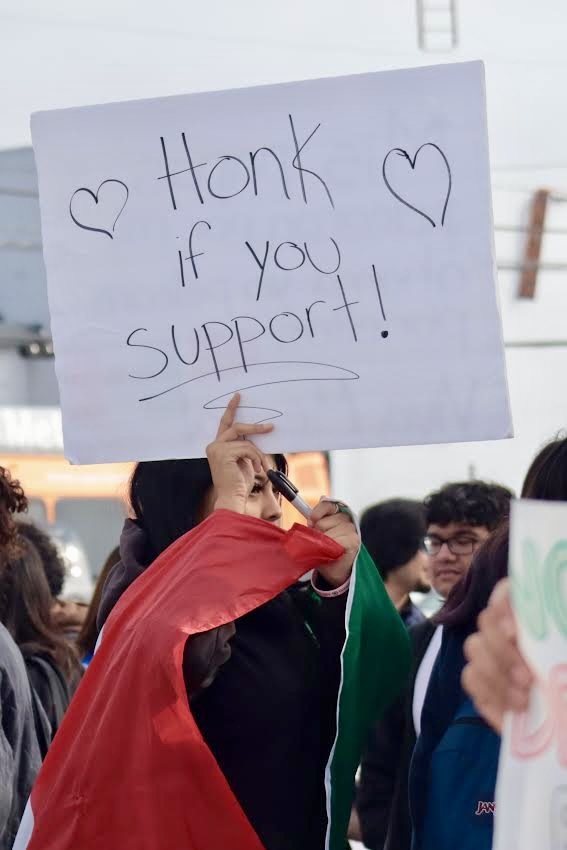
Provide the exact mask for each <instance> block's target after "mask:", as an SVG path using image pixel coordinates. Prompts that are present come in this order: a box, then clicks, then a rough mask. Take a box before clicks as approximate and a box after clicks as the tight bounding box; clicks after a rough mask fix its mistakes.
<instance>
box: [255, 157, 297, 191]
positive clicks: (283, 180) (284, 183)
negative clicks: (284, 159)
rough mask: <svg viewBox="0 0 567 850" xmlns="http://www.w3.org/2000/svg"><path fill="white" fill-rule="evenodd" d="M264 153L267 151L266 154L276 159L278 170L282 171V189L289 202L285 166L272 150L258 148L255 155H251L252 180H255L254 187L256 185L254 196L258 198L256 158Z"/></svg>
mask: <svg viewBox="0 0 567 850" xmlns="http://www.w3.org/2000/svg"><path fill="white" fill-rule="evenodd" d="M262 151H265V152H266V153H269V154H271V155H272V157H273V158H274V160H275V162H276V163H277V164H278V168H279V170H280V177H281V180H282V188H283V191H284V195H285V196H286V198H287V199H288V201H289V200H290V197H289V192H288V191H287V183H286V182H285V174H284V170H283V165H282V164H281V160H280V158H279V156H278V155H277V153H275V152H274V151H273V150H272V149H271V148H258V150H256V151H254V153H252V152H251V153H250V168H251V170H252V180H253V185H254V194H255V195H256V197H257V196H258V179H257V177H256V157H257V156H258V154H259V153H261V152H262Z"/></svg>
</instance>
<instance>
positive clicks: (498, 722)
mask: <svg viewBox="0 0 567 850" xmlns="http://www.w3.org/2000/svg"><path fill="white" fill-rule="evenodd" d="M461 683H462V686H463V689H464V690H465V691H466V693H468V694H470V695H471V697H472V698H473V701H474V704H475V705H476V707H477V709H478V711H479V712H480V714H482V716H483V717H484V719H485V720H487V721H488V723H490V725H491V726H492V728H493V729H495V731H496V732H498V734H501V733H502V720H503V717H504V704H503V700H502V699H501V698H500V697H499V696H498V694H497V693H496V692H495V691H494V690H493V689H492V688H491V683H487V682H485V681H484V680H482V679H481V678H479V676H478V674H477V671H476V670H474V669H473V668H472V667H471V665H470V664H469V665H467V666H466V667H465V669H464V670H463V672H462V675H461Z"/></svg>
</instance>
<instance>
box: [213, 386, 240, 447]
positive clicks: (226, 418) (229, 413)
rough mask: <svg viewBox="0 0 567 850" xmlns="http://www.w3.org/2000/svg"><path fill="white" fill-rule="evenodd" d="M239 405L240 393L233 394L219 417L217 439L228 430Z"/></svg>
mask: <svg viewBox="0 0 567 850" xmlns="http://www.w3.org/2000/svg"><path fill="white" fill-rule="evenodd" d="M239 404H240V393H234V395H233V396H232V398H231V400H230V401H229V403H228V404H227V406H226V410H225V412H224V413H223V415H222V416H221V420H220V422H219V427H218V430H217V439H218V438H219V437H220V436H221V434H223V433H224V432H225V431H226V430H227V428H230V426H231V425H232V423H233V422H234V417H235V416H236V411H237V409H238V405H239Z"/></svg>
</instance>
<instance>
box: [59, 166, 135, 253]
mask: <svg viewBox="0 0 567 850" xmlns="http://www.w3.org/2000/svg"><path fill="white" fill-rule="evenodd" d="M111 185H112V186H113V187H116V186H118V187H120V191H119V194H118V195H116V194H115V195H114V196H110V195H108V192H105V197H106V201H105V202H102V206H104V207H105V212H106V215H107V217H108V225H107V227H101V226H99V227H95V226H94V224H86V223H85V221H84V220H79V218H78V217H77V215H78V213H77V210H76V206H77V199H78V198H79V196H81V197H82V198H83V199H91V200H93V201H94V203H95V207H98V204H99V201H101V198H100V192H101V189H102V187H103V186H107V187H109V186H111ZM83 193H84V194H83ZM129 195H130V192H129V189H128V186H127V185H126V183H123V182H122V180H114V179H108V180H103V181H102V183H101V184H100V186H99V187H98V189H97V190H96V192H92V191H91V190H90V189H86V188H84V187H83V188H81V189H76V191H75V192H73V194H72V195H71V199H70V201H69V215H70V216H71V218H72V220H73V221H74V223H75V224H76V225H77V227H80V228H81V229H82V230H91V231H92V232H93V233H104V234H105V235H106V236H109V237H110V239H113V238H114V237H113V233H114V228H115V227H116V222H117V221H118V219H119V218H120V216H121V215H122V212H123V210H124V207H125V206H126V202H127V201H128V197H129ZM85 213H86V214H87V215H88V210H83V216H84V215H85Z"/></svg>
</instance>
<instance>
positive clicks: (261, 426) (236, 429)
mask: <svg viewBox="0 0 567 850" xmlns="http://www.w3.org/2000/svg"><path fill="white" fill-rule="evenodd" d="M273 429H274V426H273V423H272V422H258V423H252V424H248V423H245V422H235V423H234V424H233V425H231V426H230V427H229V428H227V429H225V431H224V432H223V433H222V434H221V435H220V436H219V437H218V441H219V442H222V443H228V442H230V441H231V440H240V439H242V437H253V436H254V435H255V434H268V433H269V432H270V431H273Z"/></svg>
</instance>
